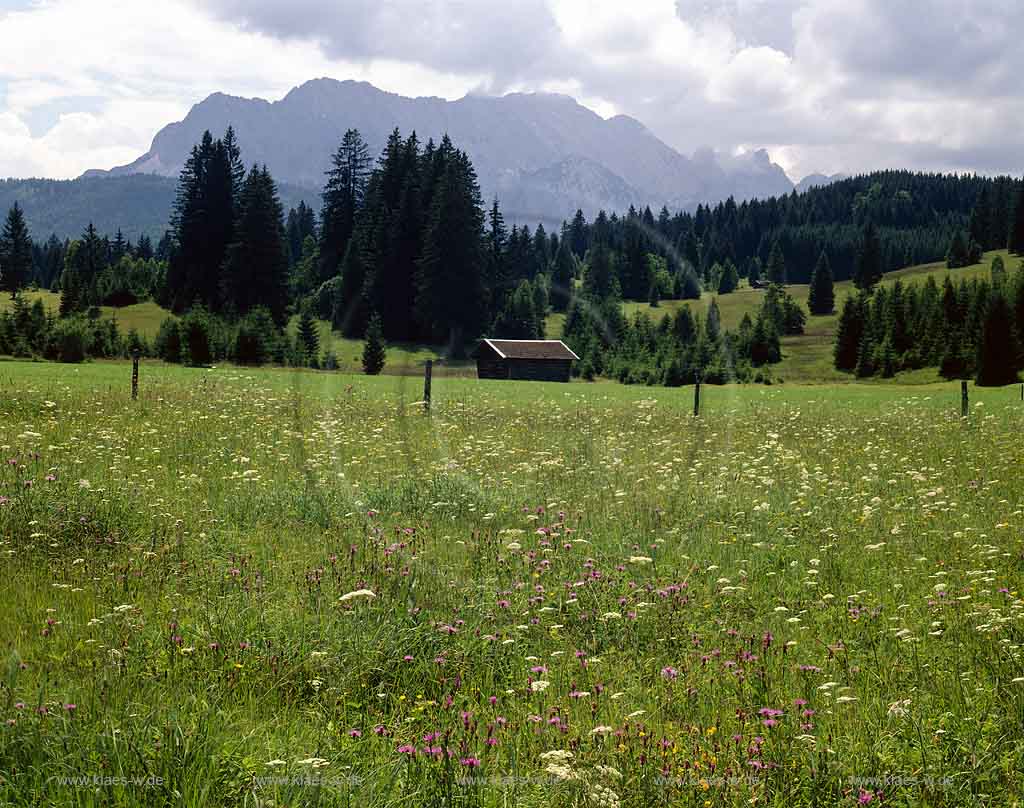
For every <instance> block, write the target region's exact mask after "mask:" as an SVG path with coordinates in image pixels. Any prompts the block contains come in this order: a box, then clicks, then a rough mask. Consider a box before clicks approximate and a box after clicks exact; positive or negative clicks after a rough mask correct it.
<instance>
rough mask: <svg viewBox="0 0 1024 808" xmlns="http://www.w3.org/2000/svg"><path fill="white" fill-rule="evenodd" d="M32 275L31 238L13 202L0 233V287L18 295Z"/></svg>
mask: <svg viewBox="0 0 1024 808" xmlns="http://www.w3.org/2000/svg"><path fill="white" fill-rule="evenodd" d="M31 276H32V238H31V236H30V235H29V232H28V225H27V224H26V223H25V214H24V212H23V211H22V209H21V206H20V205H19V204H18V203H17V202H15V203H14V205H13V206H12V207H11V209H10V210H9V211H7V219H6V220H5V221H4V227H3V232H2V233H0V289H2V290H3V291H5V292H9V293H10V295H11V298H12V299H14V298H16V297H17V296H18V293H19V292H20V291H21V289H22V288H23V287H24V286H25V285H26V284H28V282H29V279H30V278H31Z"/></svg>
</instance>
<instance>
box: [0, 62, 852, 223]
mask: <svg viewBox="0 0 1024 808" xmlns="http://www.w3.org/2000/svg"><path fill="white" fill-rule="evenodd" d="M228 125H231V126H233V127H234V129H235V132H236V133H237V135H238V141H239V143H240V145H241V147H242V156H243V159H244V160H245V162H246V163H250V164H251V163H261V164H263V163H265V164H266V165H267V166H268V168H269V169H270V172H271V174H272V175H273V176H274V178H275V179H276V180H277V181H278V183H279V184H280V185H281V188H282V197H283V199H284V201H285V202H286V204H287V203H288V202H292V201H294V202H295V203H297V202H298V199H300V198H304V199H306V201H307V202H308V203H311V204H313V206H314V208H318V207H319V204H318V200H319V193H320V190H321V188H322V186H323V181H324V172H325V171H326V170H327V168H328V167H329V164H330V158H331V155H332V154H333V153H334V151H335V150H336V149H337V146H338V143H339V141H340V140H341V137H342V135H343V134H344V132H345V130H346V129H349V128H355V129H358V130H359V131H360V133H361V134H362V136H363V138H364V139H365V140H366V142H367V144H368V145H369V148H370V153H371V155H373V156H374V157H376V155H377V154H379V153H380V151H381V149H382V148H383V146H384V143H385V141H386V140H387V137H388V135H389V134H390V133H391V131H392V130H393V129H395V128H398V129H399V130H400V131H401V132H402V134H403V135H405V134H408V133H410V132H412V131H415V132H416V133H417V135H418V136H419V137H420V139H421V141H423V142H426V140H427V139H428V138H433V139H434V140H435V141H436V140H439V139H440V138H441V137H442V136H443V135H444V134H445V133H447V134H448V135H449V136H450V137H451V139H452V141H453V142H454V144H455V145H456V146H457V147H458V148H461V149H464V150H465V151H466V152H467V153H468V154H469V156H470V158H471V159H472V161H473V164H474V166H475V167H476V170H477V175H478V177H479V180H480V186H481V191H482V193H483V196H484V200H485V202H488V203H489V202H490V200H491V199H492V198H495V197H497V198H498V200H499V202H500V204H501V207H502V210H503V212H504V213H505V216H506V219H508V220H509V221H512V222H524V223H529V224H531V225H532V224H535V223H537V222H544V223H545V224H546V225H548V226H557V225H559V224H560V223H561V222H562V221H563V220H564V219H568V218H571V216H572V214H573V213H574V212H575V210H576V209H577V208H580V209H582V210H583V211H584V213H585V214H586V215H587V216H588V217H592V216H593V215H595V214H596V213H597V211H598V210H600V209H604V210H608V211H624V210H626V209H627V208H628V207H629V206H630V205H635V206H637V207H642V206H644V205H650V206H651V207H652V209H654V210H655V211H657V210H658V208H660V207H661V206H662V205H667V206H668V207H669V209H671V210H676V209H692V208H694V207H696V205H697V204H698V203H701V202H704V203H714V202H718V201H721V200H724V199H726V198H727V197H730V196H732V197H734V198H736V199H737V200H742V199H749V198H753V197H758V198H765V197H769V196H778V195H780V194H785V193H789V192H791V191H792V190H793V188H794V185H793V182H792V181H791V180H790V179H789V177H787V176H786V173H785V172H784V171H783V170H782V168H781V167H780V166H778V165H777V164H775V163H773V162H772V161H771V159H770V157H769V155H768V153H767V152H766V151H764V150H758V151H752V152H748V153H745V154H741V155H725V154H721V153H719V152H716V151H714V150H712V149H710V148H704V149H700V150H698V151H697V152H696V153H694V154H693V155H690V156H686V155H683V154H681V153H679V152H678V151H676V150H675V149H673V148H672V147H670V146H669V145H667V144H666V143H664V142H663V141H662V140H660V139H659V138H658V137H656V136H655V135H654V134H653V133H652V132H651V131H650V130H649V129H647V128H646V127H645V126H644V125H643V124H642V123H640V122H639V121H637V120H636V119H635V118H631V117H628V116H625V115H616V116H614V117H611V118H607V119H605V118H602V117H601V116H600V115H598V114H596V113H595V112H593V111H591V110H590V109H588V108H587V107H585V106H583V105H581V104H579V103H577V102H576V101H575V100H574V99H573V98H571V97H569V96H566V95H559V94H551V93H511V94H508V95H504V96H500V97H496V96H480V95H467V96H465V97H464V98H461V99H458V100H456V101H447V100H445V99H442V98H436V97H421V98H408V97H405V96H401V95H397V94H395V93H389V92H385V91H383V90H380V89H378V88H376V87H374V86H373V85H371V84H368V83H366V82H357V81H336V80H334V79H328V78H321V79H314V80H312V81H308V82H306V83H304V84H302V85H300V86H298V87H295V88H294V89H292V90H291V91H290V92H288V93H287V95H285V96H284V97H283V98H282V99H280V100H278V101H273V102H271V101H266V100H263V99H260V98H238V97H235V96H230V95H225V94H223V93H213V94H212V95H210V96H208V97H207V98H205V99H204V100H203V101H201V102H199V103H198V104H195V105H194V106H193V107H192V109H191V110H190V111H189V113H188V114H187V115H186V116H185V118H184V119H183V120H181V121H178V122H175V123H171V124H168V125H167V126H165V127H163V128H162V129H161V130H160V131H159V132H157V134H156V136H155V137H154V138H153V141H152V145H151V146H150V148H149V150H148V151H147V152H146V153H145V154H143V155H142V156H140V157H139V158H138V159H137V160H135V161H133V162H132V163H129V164H128V165H124V166H118V167H116V168H112V169H109V170H90V171H87V172H85V174H84V175H83V176H82V177H81V178H79V179H78V180H74V181H71V182H70V183H68V182H64V183H58V182H57V181H52V180H51V181H46V180H24V181H8V182H7V183H4V184H0V205H2V204H4V203H5V202H7V203H8V204H9V203H10V201H13V200H14V199H17V200H18V201H20V202H22V204H23V206H24V207H25V209H26V214H27V215H28V218H29V221H30V224H31V225H32V226H33V229H34V231H35V232H36V233H37V236H39V237H42V236H43V234H46V233H49V232H56V233H57V234H58V235H60V236H73V235H76V234H77V233H78V232H80V231H81V227H83V226H84V224H85V222H84V221H82V219H83V217H89V216H91V215H92V212H95V211H97V210H99V211H105V212H107V213H108V214H109V216H108V217H107V218H116V219H117V221H112V222H110V224H111V225H112V227H111V226H108V227H107V228H106V229H108V230H112V229H116V228H117V227H120V228H122V229H123V230H124V232H125V233H126V234H128V235H130V234H136V235H137V234H139V233H141V232H146V233H148V234H150V235H159V233H161V232H162V231H163V229H164V228H165V227H166V222H167V215H166V214H165V213H163V212H164V211H166V212H167V213H169V202H170V199H171V198H172V195H173V190H172V188H171V186H170V185H168V183H170V182H172V181H173V178H175V177H177V175H178V173H179V172H180V170H181V168H182V166H183V164H184V162H185V160H186V159H187V157H188V154H189V151H190V150H191V148H192V146H193V145H194V144H195V143H197V142H198V141H199V140H200V138H201V137H202V135H203V132H204V131H205V130H207V129H208V130H210V131H211V132H212V133H214V134H215V135H219V134H222V133H223V132H224V131H225V130H226V129H227V127H228ZM131 178H135V179H131ZM158 178H166V181H165V182H161V181H160V179H158ZM836 178H838V175H835V176H833V177H825V176H824V175H812V177H808V178H807V179H806V180H804V181H803V182H802V183H801V186H804V184H805V183H808V182H809V181H810V184H823V183H827V182H830V181H832V180H833V179H836ZM110 179H113V180H117V182H111V183H107V182H105V180H110ZM12 183H13V184H12ZM19 183H34V184H33V185H30V186H24V185H20V184H19ZM41 183H42V185H41ZM47 183H49V184H51V185H52V187H50V185H47ZM147 194H148V195H149V196H147ZM107 197H111V198H109V199H108V198H107ZM142 197H145V198H146V199H148V200H149V203H148V204H139V199H140V198H142ZM62 198H63V199H66V204H64V205H62V203H61V199H62ZM40 200H46V204H47V207H46V212H45V215H42V212H41V211H38V210H37V211H34V210H33V205H34V204H36V205H37V207H38V203H39V201H40ZM118 217H120V218H118ZM102 218H103V217H97V219H100V220H101V219H102ZM100 220H97V221H96V224H97V226H98V227H100V228H101V229H104V228H103V227H102V225H101V221H100ZM104 224H107V223H106V222H104Z"/></svg>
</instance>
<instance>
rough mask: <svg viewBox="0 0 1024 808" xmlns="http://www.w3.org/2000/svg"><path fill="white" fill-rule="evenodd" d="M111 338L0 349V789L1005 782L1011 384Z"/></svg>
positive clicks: (554, 801) (990, 785)
mask: <svg viewBox="0 0 1024 808" xmlns="http://www.w3.org/2000/svg"><path fill="white" fill-rule="evenodd" d="M128 373H129V371H128V365H126V364H123V363H95V364H92V365H87V366H83V367H80V368H74V369H71V368H67V367H64V366H58V365H41V364H31V363H13V362H12V363H4V364H2V365H0V462H2V463H3V465H2V466H0V497H2V499H0V502H2V504H0V542H2V543H0V580H2V581H3V584H4V601H3V607H2V609H0V642H2V648H0V650H2V653H3V655H4V660H3V664H2V666H0V682H2V686H0V721H3V722H4V723H3V724H2V725H0V803H3V804H7V803H10V804H14V805H26V806H27V805H43V804H53V805H77V806H87V805H89V806H92V805H96V806H99V805H104V806H106V805H123V806H133V805H140V804H145V805H239V806H240V805H278V806H284V805H351V806H386V805H398V804H406V805H487V806H491V805H494V806H497V805H509V806H511V805H525V806H541V805H544V806H548V805H559V806H560V805H581V806H582V805H609V806H611V805H621V806H641V805H676V804H683V805H687V804H694V805H705V804H710V805H727V806H739V805H751V804H755V805H777V806H810V805H855V804H882V805H978V804H990V805H1012V804H1016V802H1017V801H1019V799H1020V793H1021V790H1022V787H1024V785H1022V775H1021V755H1022V749H1024V737H1022V730H1021V727H1022V726H1024V662H1022V657H1021V649H1020V644H1021V639H1022V622H1021V621H1022V614H1024V601H1022V600H1021V578H1022V575H1024V564H1022V560H1024V542H1022V538H1021V536H1022V533H1021V528H1022V515H1024V509H1022V508H1024V506H1022V501H1024V492H1022V487H1024V486H1022V481H1021V477H1020V474H1019V472H1018V469H1019V467H1020V463H1021V460H1022V459H1024V458H1022V451H1024V450H1022V444H1021V442H1020V437H1019V436H1020V434H1021V427H1022V426H1024V423H1022V422H1024V418H1022V413H1024V408H1022V405H1021V403H1020V401H1019V398H1018V395H1017V391H1016V390H1015V389H1014V390H1009V389H1004V390H974V391H972V397H973V401H972V413H971V416H970V418H969V419H968V420H967V421H966V422H963V421H961V419H960V418H959V412H958V407H959V398H958V396H959V391H958V389H956V387H955V386H953V385H934V386H920V387H914V388H907V387H898V386H886V387H871V386H861V385H844V386H841V387H827V386H822V387H814V388H801V387H785V388H779V387H772V388H760V387H756V388H755V387H745V388H732V387H726V388H711V389H710V390H706V392H705V396H704V405H705V409H704V413H703V415H702V417H701V418H700V419H694V418H693V417H692V416H691V415H690V408H691V398H690V396H691V391H690V390H687V389H681V390H664V389H650V388H648V389H643V390H640V389H633V388H626V387H620V386H616V385H607V384H597V385H585V384H571V385H546V384H526V383H524V384H514V383H505V382H476V381H469V380H459V379H450V380H449V379H445V380H442V381H441V382H439V383H437V384H436V385H435V389H434V400H433V413H432V416H430V417H427V416H425V415H424V414H423V412H422V408H421V407H419V406H417V405H416V399H417V397H416V390H415V389H414V388H415V386H413V389H410V388H409V387H408V385H409V384H410V382H409V381H408V380H402V379H398V378H372V379H368V378H365V377H354V376H353V377H338V376H337V375H329V374H313V373H292V372H286V371H274V370H266V371H237V370H232V369H217V370H212V371H211V370H189V369H182V368H175V367H166V366H162V365H150V364H144V365H143V368H142V395H141V397H140V400H139V401H138V402H135V403H133V402H131V401H130V400H129V397H128V394H127V393H128V390H127V381H128ZM368 593H372V594H368ZM69 778H70V779H69ZM83 778H84V779H83ZM117 778H124V780H123V781H122V780H118V779H117Z"/></svg>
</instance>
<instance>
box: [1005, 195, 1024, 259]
mask: <svg viewBox="0 0 1024 808" xmlns="http://www.w3.org/2000/svg"><path fill="white" fill-rule="evenodd" d="M1009 229H1010V235H1009V239H1008V244H1007V247H1008V248H1009V250H1010V252H1012V253H1017V254H1024V180H1021V181H1020V182H1018V183H1017V192H1016V194H1015V195H1014V202H1013V208H1012V210H1011V212H1010V228H1009Z"/></svg>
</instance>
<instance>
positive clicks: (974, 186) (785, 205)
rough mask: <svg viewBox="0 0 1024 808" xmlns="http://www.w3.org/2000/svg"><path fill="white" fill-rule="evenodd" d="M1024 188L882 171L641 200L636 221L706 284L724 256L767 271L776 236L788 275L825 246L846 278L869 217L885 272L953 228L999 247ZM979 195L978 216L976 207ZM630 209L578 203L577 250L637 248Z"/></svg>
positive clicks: (941, 253)
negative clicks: (810, 183) (802, 186)
mask: <svg viewBox="0 0 1024 808" xmlns="http://www.w3.org/2000/svg"><path fill="white" fill-rule="evenodd" d="M1021 193H1022V183H1020V182H1018V181H1015V180H1013V179H1011V178H1009V177H995V178H991V177H980V176H973V175H944V174H924V173H915V172H910V171H880V172H874V173H871V174H865V175H863V176H858V177H852V178H849V179H845V180H841V181H839V182H835V183H831V184H829V185H826V186H823V187H815V188H811V189H809V190H808V191H806V192H804V193H800V194H798V193H797V192H796V191H794V192H793V193H791V194H787V195H785V196H780V197H773V198H770V199H764V200H757V199H754V200H749V201H745V202H741V203H736V202H735V201H734V200H732V199H728V200H726V201H724V202H721V203H718V204H717V205H713V206H710V205H698V207H697V209H696V211H694V212H693V213H689V212H678V213H675V214H672V213H670V212H669V211H668V209H667V208H662V209H661V211H660V212H659V213H658V214H657V215H655V214H654V213H652V211H651V210H650V209H649V208H645V209H643V210H642V211H641V212H640V213H639V222H638V223H637V224H638V225H639V228H640V230H641V231H642V233H643V234H644V237H645V238H646V239H647V243H648V244H649V245H651V247H652V248H653V251H654V252H656V253H657V254H658V255H660V256H661V257H663V258H665V259H666V261H669V262H670V267H669V269H670V274H675V273H674V272H672V270H673V269H674V268H675V263H672V262H673V261H674V262H676V263H681V264H684V265H687V266H688V267H690V268H692V269H693V270H694V272H695V274H696V275H697V277H698V278H699V279H700V280H701V282H702V283H703V285H704V287H705V288H711V289H718V288H719V287H718V285H717V283H715V276H716V274H720V273H721V271H722V270H723V269H724V268H725V267H726V266H727V265H728V264H730V263H731V264H732V265H733V266H735V268H736V270H737V272H738V275H739V276H740V277H742V278H750V279H754V280H757V279H760V278H766V277H767V274H768V269H767V268H768V266H769V264H770V259H771V255H772V251H773V249H775V248H776V245H777V247H778V251H779V253H780V254H781V256H782V259H783V261H784V262H785V264H786V266H787V267H788V277H787V279H786V280H787V282H789V283H808V282H809V280H810V277H811V272H812V271H813V267H814V266H815V264H816V262H817V260H818V257H819V256H820V255H821V254H822V252H824V253H826V254H827V256H828V258H829V261H830V263H831V267H832V271H833V273H834V277H835V280H837V281H842V280H848V279H850V278H853V277H854V274H855V272H856V267H857V260H858V254H859V251H860V248H861V244H862V242H863V238H864V230H865V227H866V226H867V224H868V223H871V224H872V225H873V226H874V228H875V229H876V231H877V236H878V241H879V260H880V265H881V270H882V271H883V272H889V271H892V270H894V269H899V268H901V267H905V266H910V265H913V264H918V263H926V262H931V261H942V260H944V259H945V258H946V256H947V253H948V252H949V248H950V244H951V242H952V240H953V237H954V236H955V235H956V234H957V233H958V232H959V233H961V234H962V236H961V237H962V238H964V239H965V240H966V239H967V236H966V235H964V234H967V233H970V234H971V238H973V239H974V240H976V241H977V242H978V244H980V245H981V246H982V248H983V249H986V250H988V249H1002V248H1005V247H1006V246H1007V244H1008V242H1009V235H1010V233H1009V231H1010V224H1011V222H1016V221H1019V220H1020V218H1021V216H1024V203H1022V202H1021V200H1020V197H1021ZM979 201H980V202H981V203H982V205H981V207H982V210H983V211H984V215H980V216H979V215H978V214H974V211H975V209H976V208H977V207H978V203H979ZM634 218H635V217H633V216H631V215H626V216H623V217H619V216H616V215H615V214H612V215H607V214H598V216H597V217H596V218H595V220H594V221H593V222H592V223H588V222H587V221H586V219H585V218H584V216H583V213H582V212H579V211H578V212H577V213H576V216H575V218H574V219H573V220H572V221H571V222H570V224H569V229H570V232H571V236H570V239H571V241H570V243H571V245H572V248H573V252H574V253H575V255H576V257H577V258H578V259H582V258H583V256H584V255H585V253H586V251H587V249H589V247H590V246H591V244H593V243H594V242H596V241H602V240H603V241H604V242H605V243H607V244H609V246H610V247H611V248H612V249H613V250H614V251H616V252H623V251H626V252H629V251H633V252H635V253H638V252H639V251H638V250H637V249H636V247H635V240H636V238H637V236H636V232H635V227H634V225H631V224H630V221H631V220H632V219H634ZM1022 237H1024V231H1022ZM673 256H675V259H673ZM716 265H717V267H718V268H719V270H718V271H717V272H715V271H714V268H715V267H716ZM628 271H629V273H630V276H631V279H635V278H637V277H638V276H642V273H643V264H642V263H641V262H640V261H639V260H638V258H634V259H633V261H632V262H631V266H630V267H629V270H628ZM622 292H623V295H624V297H626V298H632V299H644V296H645V295H647V293H648V289H647V288H645V283H644V282H643V279H642V278H641V280H640V281H639V282H635V281H634V282H627V283H624V284H623V289H622Z"/></svg>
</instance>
